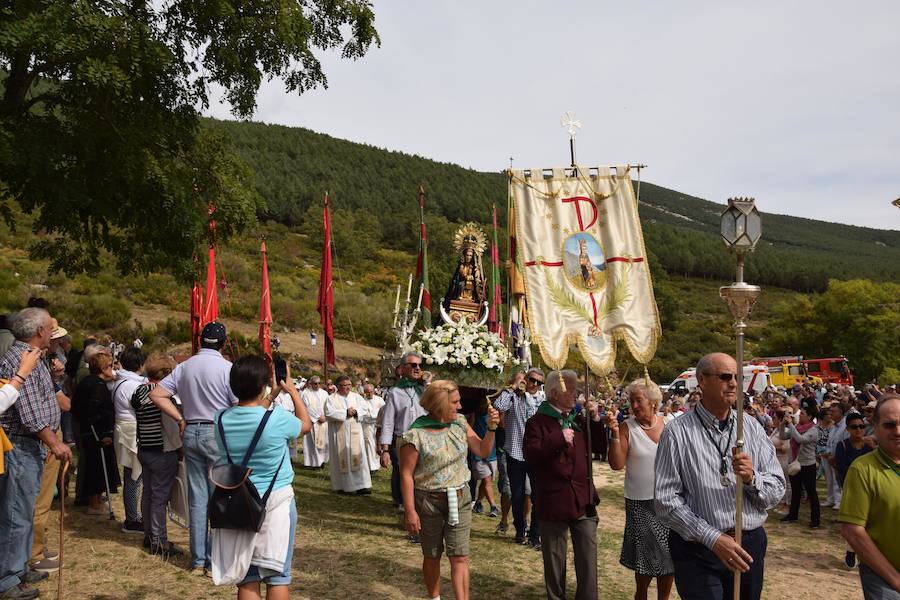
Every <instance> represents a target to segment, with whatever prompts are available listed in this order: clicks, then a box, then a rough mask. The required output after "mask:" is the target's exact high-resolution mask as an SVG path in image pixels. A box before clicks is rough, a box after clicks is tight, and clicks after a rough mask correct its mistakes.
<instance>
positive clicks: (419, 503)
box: [415, 485, 472, 558]
mask: <svg viewBox="0 0 900 600" xmlns="http://www.w3.org/2000/svg"><path fill="white" fill-rule="evenodd" d="M415 499H416V512H417V513H418V514H419V521H420V522H421V524H422V529H421V531H420V532H419V539H420V540H421V542H422V556H424V557H426V558H440V557H441V554H443V552H444V544H446V545H447V556H468V555H469V533H470V531H471V529H472V495H471V493H470V492H469V486H468V485H466V486H464V487H463V488H462V489H460V490H457V499H458V504H459V523H457V524H456V525H454V526H452V527H451V526H450V525H449V524H448V523H447V519H448V518H449V514H448V509H447V493H446V492H444V491H436V492H430V491H426V490H416V493H415Z"/></svg>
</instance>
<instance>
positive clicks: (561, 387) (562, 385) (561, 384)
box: [556, 369, 566, 392]
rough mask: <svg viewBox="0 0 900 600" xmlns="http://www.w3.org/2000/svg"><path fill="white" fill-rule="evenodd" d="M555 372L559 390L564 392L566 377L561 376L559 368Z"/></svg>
mask: <svg viewBox="0 0 900 600" xmlns="http://www.w3.org/2000/svg"><path fill="white" fill-rule="evenodd" d="M556 372H557V373H558V374H559V390H560V391H561V392H565V391H566V378H565V377H563V374H562V370H561V369H557V370H556Z"/></svg>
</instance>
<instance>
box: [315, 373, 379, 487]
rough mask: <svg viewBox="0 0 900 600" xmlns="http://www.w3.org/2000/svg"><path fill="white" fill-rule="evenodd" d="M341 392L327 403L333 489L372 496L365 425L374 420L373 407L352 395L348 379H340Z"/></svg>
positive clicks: (359, 397)
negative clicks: (364, 422)
mask: <svg viewBox="0 0 900 600" xmlns="http://www.w3.org/2000/svg"><path fill="white" fill-rule="evenodd" d="M336 383H337V391H336V392H335V393H333V394H332V395H330V396H329V397H328V400H326V401H325V417H326V418H327V419H328V446H329V448H330V450H331V461H330V464H331V489H333V490H335V491H337V492H341V493H356V494H371V493H372V476H371V474H370V473H369V458H368V456H367V453H366V438H365V436H364V435H363V427H362V421H364V420H367V419H369V418H370V413H369V403H368V402H367V401H366V400H365V398H363V397H362V396H360V395H359V394H357V393H356V392H354V391H352V387H353V385H352V383H351V382H350V378H349V377H347V376H346V375H341V376H340V377H338V378H337V381H336Z"/></svg>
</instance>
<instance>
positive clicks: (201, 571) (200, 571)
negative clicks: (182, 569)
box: [191, 567, 208, 577]
mask: <svg viewBox="0 0 900 600" xmlns="http://www.w3.org/2000/svg"><path fill="white" fill-rule="evenodd" d="M191 575H195V576H196V577H208V575H207V574H206V568H205V567H191Z"/></svg>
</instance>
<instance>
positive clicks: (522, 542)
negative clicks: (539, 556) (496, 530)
mask: <svg viewBox="0 0 900 600" xmlns="http://www.w3.org/2000/svg"><path fill="white" fill-rule="evenodd" d="M515 542H516V544H518V545H520V546H524V545H525V544H527V543H528V542H526V541H525V536H524V535H523V536H518V535H517V536H516V539H515Z"/></svg>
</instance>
